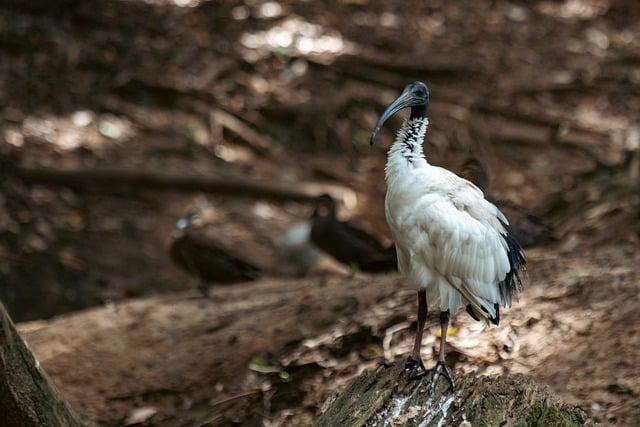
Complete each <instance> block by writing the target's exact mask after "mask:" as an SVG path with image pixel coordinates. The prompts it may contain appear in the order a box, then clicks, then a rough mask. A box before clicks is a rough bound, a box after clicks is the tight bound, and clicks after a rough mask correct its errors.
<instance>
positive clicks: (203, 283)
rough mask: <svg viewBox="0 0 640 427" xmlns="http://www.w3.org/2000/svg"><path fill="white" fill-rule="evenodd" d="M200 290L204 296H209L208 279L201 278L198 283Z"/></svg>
mask: <svg viewBox="0 0 640 427" xmlns="http://www.w3.org/2000/svg"><path fill="white" fill-rule="evenodd" d="M198 290H199V291H200V293H201V294H202V297H203V298H209V284H208V283H207V282H206V281H204V280H200V282H199V283H198Z"/></svg>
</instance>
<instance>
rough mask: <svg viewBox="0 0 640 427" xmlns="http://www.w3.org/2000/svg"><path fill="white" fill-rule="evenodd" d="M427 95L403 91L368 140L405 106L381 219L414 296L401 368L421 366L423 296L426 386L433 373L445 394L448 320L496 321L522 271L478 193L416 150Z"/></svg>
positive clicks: (504, 227) (420, 86)
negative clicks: (414, 320)
mask: <svg viewBox="0 0 640 427" xmlns="http://www.w3.org/2000/svg"><path fill="white" fill-rule="evenodd" d="M428 106H429V90H428V88H427V86H426V85H425V84H424V83H422V82H414V83H411V84H409V85H407V87H405V89H404V91H403V92H402V94H401V95H400V96H399V97H398V98H397V99H396V100H395V101H393V103H392V104H391V105H389V107H388V108H387V109H386V110H385V111H384V112H383V113H382V115H381V116H380V119H379V120H378V122H377V124H376V126H375V128H374V129H373V132H372V134H371V139H370V143H371V145H373V142H374V139H375V137H376V135H377V134H378V132H379V131H380V129H381V128H382V126H383V124H384V123H385V122H386V121H387V119H389V118H390V117H391V116H393V115H394V114H395V113H397V112H398V111H400V110H402V109H405V108H411V114H410V116H409V118H408V119H407V120H405V122H404V123H403V125H402V127H401V129H400V131H399V132H398V135H397V137H396V139H395V141H394V142H393V144H392V146H391V148H390V150H389V153H388V157H387V163H386V167H385V178H386V182H387V193H386V197H385V214H386V218H387V222H388V223H389V227H390V229H391V233H392V235H393V239H394V241H395V244H396V249H397V256H398V267H399V270H400V272H401V273H402V274H403V275H404V276H405V278H406V280H407V281H408V284H409V285H410V286H411V287H413V288H415V289H417V292H418V327H417V331H416V335H415V342H414V347H413V352H412V354H411V356H410V357H409V358H408V359H407V362H406V367H407V368H409V369H411V374H412V375H415V374H417V373H418V371H420V370H422V372H423V373H426V369H425V367H424V364H423V362H422V357H421V355H420V348H421V344H422V334H423V330H424V325H425V321H426V319H427V296H428V295H429V297H430V298H434V299H435V302H436V304H437V305H438V306H439V309H440V328H441V338H440V351H439V353H438V361H437V364H436V366H435V368H434V370H433V379H432V387H433V386H435V384H436V383H437V380H438V378H439V377H440V376H443V377H445V378H446V379H447V380H448V382H449V385H450V387H451V389H453V388H454V383H453V378H452V376H451V373H450V372H449V369H448V368H447V365H446V362H445V345H446V337H447V330H448V326H449V317H450V315H451V314H455V313H456V312H457V311H459V310H460V309H462V308H466V310H467V312H468V313H469V314H470V315H471V316H472V317H473V318H474V319H476V320H483V321H485V322H487V323H493V324H496V325H497V324H498V323H499V321H500V306H502V307H509V306H510V305H511V302H512V301H513V300H514V299H516V298H517V296H518V294H519V292H520V290H521V288H522V282H521V280H520V276H519V273H520V271H521V269H523V268H524V264H525V259H524V253H523V251H522V248H521V247H520V245H519V244H518V242H517V241H516V239H515V238H514V237H513V235H512V234H511V233H510V231H509V228H508V221H507V218H506V217H505V216H504V215H503V214H502V212H500V210H498V208H497V207H496V206H495V205H493V204H492V203H491V202H489V201H487V200H486V199H485V198H484V195H483V193H482V191H480V189H478V187H477V186H476V185H474V184H473V183H471V182H469V181H467V180H466V179H463V178H460V177H459V176H457V175H456V174H454V173H452V172H450V171H448V170H446V169H443V168H440V167H437V166H432V165H430V164H429V163H428V162H427V160H426V158H425V156H424V154H423V150H422V143H423V141H424V137H425V133H426V131H427V125H428V124H429V120H428V118H427V109H428Z"/></svg>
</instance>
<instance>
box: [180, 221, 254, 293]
mask: <svg viewBox="0 0 640 427" xmlns="http://www.w3.org/2000/svg"><path fill="white" fill-rule="evenodd" d="M198 221H199V215H198V214H197V213H195V212H191V213H189V214H187V215H185V216H183V217H182V218H180V219H179V220H178V221H177V223H176V231H175V233H174V240H173V242H172V243H171V247H170V248H169V255H170V257H171V260H172V261H173V262H174V263H175V264H176V265H177V266H179V267H180V268H182V269H183V270H184V271H186V272H187V273H189V274H191V275H192V276H195V277H196V278H198V279H199V280H200V284H199V286H198V289H199V290H200V292H202V294H203V295H204V296H205V297H207V296H208V294H209V287H210V285H211V284H231V283H236V282H247V281H250V280H254V279H256V278H257V277H258V276H259V275H260V273H261V271H262V270H261V268H260V267H258V266H256V265H255V264H254V263H252V262H251V261H249V260H246V259H245V258H244V257H243V256H241V255H240V254H237V253H234V251H233V250H232V249H231V248H229V247H226V245H223V244H222V243H221V242H218V241H214V240H213V239H212V238H211V237H210V236H205V235H203V234H202V233H201V232H198V230H197V229H193V228H192V227H193V226H194V225H196V224H195V223H197V222H198Z"/></svg>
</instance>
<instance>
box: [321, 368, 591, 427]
mask: <svg viewBox="0 0 640 427" xmlns="http://www.w3.org/2000/svg"><path fill="white" fill-rule="evenodd" d="M456 386H457V387H456V391H455V393H453V394H452V393H449V392H448V391H447V386H446V381H444V380H441V381H440V382H439V384H438V387H436V389H435V390H433V391H432V390H431V378H430V376H426V377H423V378H422V379H419V380H413V381H410V380H409V379H408V374H407V373H406V372H405V371H404V370H403V368H402V366H396V367H392V368H383V367H380V368H378V369H377V370H376V371H374V372H367V373H364V374H362V375H360V376H359V377H358V378H356V379H355V380H353V382H351V384H349V385H348V386H347V388H346V390H344V391H343V392H342V393H340V394H338V395H336V396H334V397H333V398H332V399H330V400H329V401H328V402H327V403H325V405H324V408H323V410H322V413H321V415H320V417H319V418H318V420H317V423H316V424H317V425H318V426H327V427H329V426H338V425H339V426H350V427H359V426H420V427H431V426H445V425H446V426H460V425H463V426H464V425H466V426H581V425H588V424H590V423H589V421H588V420H587V417H586V414H585V413H584V412H583V411H582V410H580V409H579V408H576V407H573V406H570V405H567V404H565V403H562V402H561V401H559V400H558V399H556V398H555V397H554V396H553V395H552V394H551V393H550V391H549V390H548V389H547V388H546V387H545V386H541V385H539V384H537V383H536V382H535V381H533V380H532V379H531V378H529V377H527V376H525V375H504V376H492V377H483V376H477V375H476V374H473V373H471V374H467V375H464V376H460V377H458V378H457V384H456Z"/></svg>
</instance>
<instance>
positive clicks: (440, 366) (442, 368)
mask: <svg viewBox="0 0 640 427" xmlns="http://www.w3.org/2000/svg"><path fill="white" fill-rule="evenodd" d="M441 376H443V377H445V378H446V379H447V381H448V382H449V391H452V392H453V391H454V389H455V386H454V384H453V377H452V376H451V372H450V371H449V368H448V367H447V364H446V363H445V361H444V360H438V363H436V367H435V368H433V376H432V377H431V390H432V391H433V390H434V389H435V388H436V384H438V379H439V378H440V377H441Z"/></svg>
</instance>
